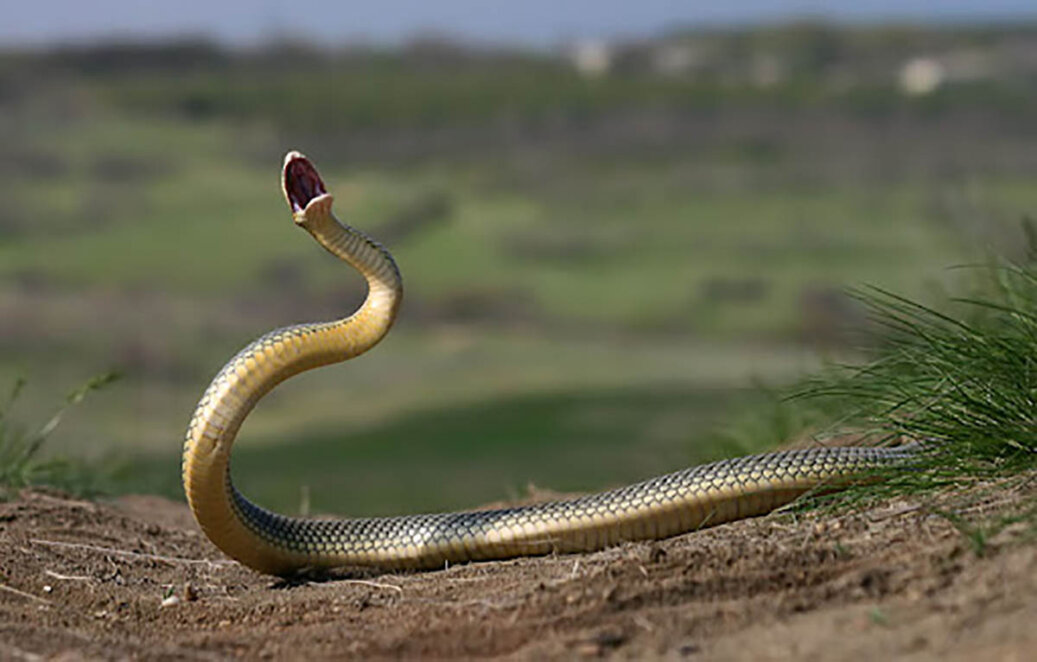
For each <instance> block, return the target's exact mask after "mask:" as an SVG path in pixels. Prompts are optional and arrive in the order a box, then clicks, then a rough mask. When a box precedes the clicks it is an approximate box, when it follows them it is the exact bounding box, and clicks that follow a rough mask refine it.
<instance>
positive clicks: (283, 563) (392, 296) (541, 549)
mask: <svg viewBox="0 0 1037 662" xmlns="http://www.w3.org/2000/svg"><path fill="white" fill-rule="evenodd" d="M281 182H282V189H283V191H284V194H285V198H286V200H287V201H288V205H289V207H290V208H291V210H292V215H293V218H294V220H295V223H296V224H297V225H299V226H300V227H302V228H303V229H305V230H306V231H307V232H309V233H310V234H311V235H312V236H313V237H314V239H316V240H317V242H318V243H319V244H320V245H321V246H323V247H324V248H325V249H326V250H328V251H329V252H330V253H332V254H333V255H335V256H336V257H339V258H341V259H342V260H344V261H345V262H347V263H348V264H350V265H351V266H353V267H354V268H355V269H356V270H358V271H359V272H360V273H361V274H362V275H363V276H364V278H365V279H366V280H367V284H368V294H367V298H366V299H365V301H364V303H363V304H362V305H361V307H360V308H359V309H358V310H357V311H356V312H355V313H353V314H352V315H350V316H349V317H346V318H344V319H341V320H337V321H332V322H318V323H310V324H299V325H295V326H289V327H285V328H281V329H276V330H274V331H271V332H269V333H267V334H265V335H263V336H262V337H260V338H258V339H257V340H255V341H254V342H252V343H251V344H249V345H248V346H246V347H245V348H244V349H243V350H241V351H240V352H239V353H238V354H237V355H235V356H234V357H233V358H232V359H231V360H230V361H229V362H227V364H226V365H224V366H223V368H222V369H221V370H220V371H219V373H218V374H217V375H216V377H215V378H214V379H213V381H212V383H211V384H210V385H209V387H208V389H207V390H206V391H205V394H204V395H203V396H202V399H201V401H200V402H199V403H198V406H197V408H196V409H195V412H194V416H193V418H192V420H191V423H190V425H189V426H188V429H187V437H186V441H185V443H184V453H183V465H182V469H183V482H184V491H185V493H186V495H187V500H188V503H189V504H190V507H191V510H192V512H193V513H194V516H195V519H196V520H197V521H198V524H199V525H200V526H201V528H202V530H203V531H204V532H205V534H206V535H207V536H208V537H209V539H210V540H212V542H213V543H214V544H215V545H216V546H217V547H219V548H220V549H221V550H222V551H223V552H224V553H226V554H227V555H228V556H230V557H232V558H234V559H237V560H238V561H239V562H241V563H243V564H244V565H246V566H248V567H250V568H253V569H255V570H257V571H259V572H263V573H268V574H273V575H289V574H292V573H295V572H298V571H300V570H304V569H314V568H327V567H334V566H354V565H373V566H379V567H383V568H435V567H442V566H443V565H444V564H445V563H457V562H464V561H473V560H485V559H501V558H509V557H514V556H523V555H536V554H548V553H552V552H577V551H590V550H596V549H601V548H603V547H606V546H609V545H614V544H616V543H619V542H621V541H633V540H647V539H657V538H665V537H669V536H673V535H676V534H679V533H683V532H687V531H693V530H695V529H698V528H701V527H705V526H712V525H715V524H720V523H723V522H728V521H731V520H735V519H740V518H745V517H752V516H754V515H761V514H764V513H767V512H770V511H772V510H774V509H775V508H777V507H780V506H782V505H784V504H787V503H789V502H790V501H792V500H794V499H795V498H797V497H798V496H800V495H802V494H803V493H805V492H807V491H809V490H813V489H816V488H818V487H819V486H822V485H833V486H837V485H838V484H839V483H841V482H846V481H847V480H851V479H853V478H854V477H855V476H859V475H860V474H862V473H864V472H867V471H870V470H873V469H875V468H877V467H880V466H884V465H890V464H892V463H899V462H903V461H904V460H906V459H907V458H909V457H910V456H911V455H912V453H913V450H912V449H911V448H909V447H899V448H874V447H841V448H810V449H805V450H790V451H784V452H776V453H765V454H760V455H751V456H747V457H742V458H737V459H730V460H722V461H719V462H714V463H711V464H706V465H702V466H698V467H693V468H690V469H685V470H683V471H678V472H676V473H672V474H668V475H665V476H659V477H656V478H652V479H650V480H647V481H644V482H641V483H637V484H635V485H630V486H627V487H622V488H619V489H615V490H611V491H607V492H602V493H599V494H593V495H589V496H583V497H579V498H573V499H565V500H559V501H552V502H548V503H540V504H535V505H528V506H521V507H515V508H503V509H497V510H484V511H471V512H456V513H441V514H431V515H409V516H401V517H379V518H362V519H337V520H327V519H307V518H296V517H286V516H284V515H280V514H277V513H273V512H270V511H268V510H266V509H264V508H261V507H259V506H257V505H255V504H253V503H252V502H250V501H249V500H248V499H246V498H245V497H244V496H243V495H242V494H241V493H240V492H238V490H237V489H236V488H235V487H234V485H233V484H232V482H231V479H230V452H231V445H232V444H233V442H234V439H235V437H236V435H237V432H238V429H239V428H240V427H241V424H242V422H243V421H244V419H245V417H246V416H247V415H248V413H249V412H250V411H251V410H252V408H253V407H254V406H255V405H256V403H257V402H258V401H259V399H260V398H261V397H262V396H263V395H264V394H266V393H267V392H269V391H270V390H271V389H272V388H274V386H276V385H277V384H279V383H280V382H282V381H284V380H285V379H287V378H289V377H291V376H292V375H296V374H298V373H300V372H303V371H305V370H310V369H312V368H316V367H318V366H323V365H327V364H331V363H337V362H340V361H345V360H347V359H350V358H353V357H355V356H357V355H359V354H362V353H363V352H365V351H367V350H368V349H370V348H371V347H372V346H374V345H375V344H376V343H378V341H379V340H381V339H382V338H383V337H384V336H385V334H386V333H387V332H388V330H389V328H390V326H392V323H393V320H394V318H395V316H396V312H397V310H398V309H399V305H400V300H401V297H402V292H403V289H402V280H401V278H400V273H399V270H398V269H397V267H396V264H395V262H394V261H393V258H392V256H391V255H390V254H389V252H388V251H386V250H385V249H384V248H383V247H382V246H381V245H379V244H378V243H377V242H376V241H374V240H372V239H371V238H369V237H368V236H367V235H365V234H364V233H362V232H360V231H359V230H356V229H354V228H351V227H349V226H347V225H343V224H341V223H340V222H339V221H338V220H337V219H336V218H335V217H334V215H333V214H332V211H331V206H332V200H333V199H332V196H331V195H330V194H328V192H327V189H326V188H325V186H324V183H323V181H322V180H321V178H320V176H319V174H318V173H317V170H316V169H315V168H314V167H313V165H312V164H311V163H310V161H309V160H307V159H306V157H304V156H303V155H301V154H299V153H298V152H290V153H289V154H288V155H287V156H286V157H285V161H284V167H283V170H282V180H281Z"/></svg>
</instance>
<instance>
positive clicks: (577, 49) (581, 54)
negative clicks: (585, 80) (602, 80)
mask: <svg viewBox="0 0 1037 662" xmlns="http://www.w3.org/2000/svg"><path fill="white" fill-rule="evenodd" d="M569 59H570V61H571V62H572V65H573V67H574V68H575V69H576V71H578V72H579V73H581V74H583V75H584V76H589V77H596V76H604V75H605V74H607V73H608V72H609V69H611V68H612V49H611V48H609V45H608V44H607V43H605V42H604V41H601V40H599V39H585V40H581V41H578V42H576V43H575V44H573V46H572V49H571V50H570V52H569Z"/></svg>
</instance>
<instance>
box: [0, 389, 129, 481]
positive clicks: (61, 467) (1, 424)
mask: <svg viewBox="0 0 1037 662" xmlns="http://www.w3.org/2000/svg"><path fill="white" fill-rule="evenodd" d="M116 377H117V376H116V375H115V374H114V373H106V374H103V375H99V376H97V377H94V378H92V379H90V380H89V381H87V382H86V383H85V384H83V385H82V386H80V387H79V388H77V389H76V390H74V391H72V393H70V394H69V395H68V396H67V397H66V398H65V402H64V404H62V405H61V407H59V408H58V409H57V411H55V412H54V414H52V415H51V416H50V418H48V419H47V421H46V422H45V423H44V424H43V425H41V426H40V427H39V428H37V429H35V430H33V429H31V428H27V427H26V426H24V425H20V424H18V423H17V422H16V421H14V420H13V419H12V418H11V411H12V410H13V408H14V405H15V403H16V402H17V400H18V396H19V395H21V393H22V390H23V389H24V388H25V385H26V380H25V379H23V378H19V379H16V380H15V382H14V386H13V387H12V388H11V390H10V392H9V393H8V395H7V398H6V399H5V400H4V401H3V402H2V403H0V498H2V499H6V498H9V497H10V496H11V494H12V493H13V492H14V491H16V490H19V489H21V488H23V487H30V486H42V485H46V486H50V487H57V488H59V489H63V490H65V491H68V492H71V493H73V494H84V493H92V492H94V491H95V486H96V485H97V481H98V478H99V477H100V476H101V472H99V471H98V470H97V469H96V468H95V467H91V466H87V464H86V463H85V462H83V461H76V462H73V461H70V460H68V459H66V458H63V457H56V456H51V457H45V456H44V453H43V449H44V444H45V443H46V441H47V438H48V437H50V435H51V434H52V433H53V432H54V430H55V429H57V427H58V425H59V424H60V423H61V420H62V418H63V417H64V416H65V413H66V412H67V411H68V410H69V409H70V408H71V407H73V406H75V405H77V404H79V403H80V402H82V400H83V398H85V397H86V396H87V395H88V394H89V393H91V392H92V391H96V390H98V389H100V388H103V387H104V386H106V385H107V384H109V383H111V382H112V381H114V380H115V379H116Z"/></svg>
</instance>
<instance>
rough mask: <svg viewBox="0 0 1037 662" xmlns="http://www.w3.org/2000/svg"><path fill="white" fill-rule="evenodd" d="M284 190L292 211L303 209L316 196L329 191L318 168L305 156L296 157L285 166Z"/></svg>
mask: <svg viewBox="0 0 1037 662" xmlns="http://www.w3.org/2000/svg"><path fill="white" fill-rule="evenodd" d="M284 190H285V191H286V192H287V193H288V202H289V204H290V205H291V206H292V211H293V212H296V211H303V210H304V209H306V205H308V204H309V203H310V201H311V200H313V199H314V198H318V197H320V196H322V195H324V194H325V193H327V192H328V190H327V189H326V188H324V182H323V181H321V178H320V175H318V174H317V169H316V168H314V167H313V165H312V164H311V163H310V162H309V160H307V159H306V158H305V157H302V156H300V157H296V158H294V159H292V160H291V161H289V162H288V164H287V165H286V166H285V167H284Z"/></svg>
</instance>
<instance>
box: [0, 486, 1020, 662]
mask: <svg viewBox="0 0 1037 662" xmlns="http://www.w3.org/2000/svg"><path fill="white" fill-rule="evenodd" d="M1032 482H1033V481H1031V483H1032ZM1034 491H1037V489H1033V488H1032V489H1031V494H1032V493H1033V492H1034ZM1017 498H1018V495H1017V496H1016V497H1009V498H1008V499H1006V502H1007V503H1008V505H1009V506H1010V505H1011V502H1012V501H1014V500H1016V499H1017ZM1005 507H1007V506H1005ZM1031 531H1032V529H1025V528H1022V527H1019V528H1015V527H1012V526H1009V527H1007V528H1005V529H1004V530H1002V531H1001V532H1000V533H999V534H998V535H996V536H994V537H993V538H992V539H990V540H987V541H986V545H985V547H984V548H983V554H982V555H977V553H976V552H975V547H974V544H973V542H971V541H970V540H969V539H968V538H967V537H965V536H963V535H962V534H961V533H960V532H959V531H958V530H957V529H955V528H954V527H953V526H952V525H951V524H950V523H948V521H947V520H946V519H945V518H943V517H938V516H934V515H930V514H927V512H926V511H925V510H923V509H920V508H917V507H913V506H912V505H911V504H909V503H904V502H898V503H891V504H887V505H885V506H883V507H881V508H876V509H871V510H867V511H864V512H861V513H856V514H852V515H846V516H842V517H839V518H836V519H833V518H831V517H824V516H815V515H811V516H806V517H799V518H795V519H794V518H792V517H789V516H782V517H777V516H771V517H767V518H762V519H757V520H750V521H743V522H737V523H734V524H730V525H725V526H721V527H717V528H715V529H711V530H708V531H702V532H699V533H695V534H691V535H686V536H681V537H678V538H674V539H671V540H667V541H662V542H658V543H651V544H628V545H624V546H622V547H618V548H615V549H612V550H608V551H605V552H601V553H597V554H587V555H578V556H558V557H547V558H540V559H521V560H515V561H504V562H491V563H478V564H471V565H465V566H456V567H451V568H447V569H445V570H442V571H437V572H426V573H413V574H381V575H378V574H370V575H366V576H365V575H354V576H353V577H351V578H348V579H338V580H335V581H326V582H322V583H298V584H288V583H284V582H278V581H275V580H272V579H270V578H268V577H263V576H260V575H257V574H254V573H252V572H251V571H248V570H246V569H244V568H242V567H240V566H239V565H237V564H236V563H233V562H230V561H227V560H225V559H224V558H223V557H222V556H221V555H220V553H219V552H218V551H217V550H216V549H215V548H213V547H212V545H210V544H209V542H208V541H207V540H206V539H205V538H204V536H202V535H201V534H200V533H199V532H198V531H197V529H196V528H195V527H194V524H193V521H192V520H191V518H190V514H189V513H188V512H187V510H186V508H185V507H184V506H183V505H181V504H177V503H172V502H169V501H165V500H162V499H158V498H153V497H132V498H125V499H120V500H117V501H114V502H110V503H93V502H85V501H77V500H70V499H67V498H64V497H62V496H60V495H54V494H48V493H42V492H26V493H24V494H22V495H21V496H20V498H19V499H17V500H15V501H12V502H8V503H3V504H0V659H25V660H37V659H49V658H56V659H61V660H78V659H84V658H85V659H126V658H130V659H206V660H208V659H224V658H243V659H310V660H312V659H325V658H340V657H350V656H353V657H363V658H371V657H405V658H411V657H417V656H429V657H440V658H442V657H473V656H478V657H482V656H498V655H499V656H511V657H518V658H536V659H540V658H544V657H548V658H564V659H568V658H572V657H575V656H615V657H620V658H644V657H663V658H668V659H683V658H688V659H788V658H791V657H795V658H796V659H800V660H810V659H825V660H833V659H876V658H878V657H879V656H884V657H887V658H888V657H891V656H896V657H897V658H916V659H934V658H940V659H963V660H965V659H968V660H974V659H983V660H994V659H1005V660H1008V659H1016V660H1022V659H1027V658H1028V656H1029V655H1030V654H1032V652H1033V651H1034V650H1037V630H1035V629H1034V628H1033V623H1035V622H1037V546H1035V545H1033V544H1026V543H1024V542H1022V540H1021V539H1022V538H1024V537H1025V535H1026V534H1027V533H1028V532H1031Z"/></svg>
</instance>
